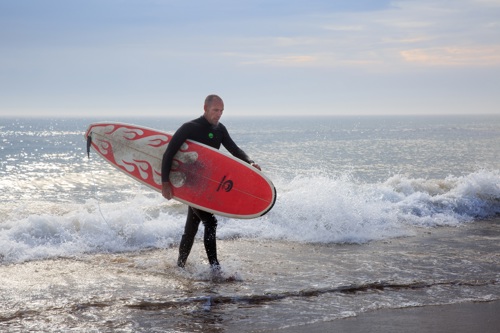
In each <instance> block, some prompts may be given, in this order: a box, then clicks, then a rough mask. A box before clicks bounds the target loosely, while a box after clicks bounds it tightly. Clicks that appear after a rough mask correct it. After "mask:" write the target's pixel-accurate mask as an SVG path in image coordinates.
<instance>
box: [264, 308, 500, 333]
mask: <svg viewBox="0 0 500 333" xmlns="http://www.w3.org/2000/svg"><path fill="white" fill-rule="evenodd" d="M499 313H500V300H495V301H489V302H486V301H485V302H466V303H454V304H445V305H428V306H421V307H411V308H400V309H380V310H375V311H370V312H366V313H362V314H359V315H357V316H355V317H349V318H344V319H336V320H333V321H329V322H321V323H316V324H306V325H301V326H296V327H289V328H286V329H281V330H271V331H263V332H286V333H299V332H301V333H302V332H308V333H323V332H349V333H366V332H372V333H396V332H397V333H399V332H405V333H422V332H433V333H440V332H442V333H445V332H454V333H472V332H481V333H496V332H498V329H499V328H500V316H499V315H498V314H499Z"/></svg>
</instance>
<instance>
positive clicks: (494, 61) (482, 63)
mask: <svg viewBox="0 0 500 333" xmlns="http://www.w3.org/2000/svg"><path fill="white" fill-rule="evenodd" d="M401 56H402V57H403V59H405V61H407V62H410V63H417V64H420V65H429V66H446V67H449V66H467V67H491V66H500V46H493V47H481V48H474V49H469V48H461V47H442V48H429V49H412V50H406V51H401Z"/></svg>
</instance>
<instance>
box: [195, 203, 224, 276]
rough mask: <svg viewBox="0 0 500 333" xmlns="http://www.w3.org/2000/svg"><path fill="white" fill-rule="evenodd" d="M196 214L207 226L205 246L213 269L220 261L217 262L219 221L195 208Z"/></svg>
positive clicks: (210, 214) (204, 238) (204, 239)
mask: <svg viewBox="0 0 500 333" xmlns="http://www.w3.org/2000/svg"><path fill="white" fill-rule="evenodd" d="M193 211H194V213H195V214H196V215H197V216H198V218H199V219H200V220H201V221H203V225H204V226H205V234H204V237H203V243H204V244H205V251H206V253H207V257H208V262H209V263H210V266H212V267H218V266H219V261H218V260H217V237H216V233H217V219H216V218H215V216H214V214H212V213H208V212H205V211H203V210H199V209H196V208H193Z"/></svg>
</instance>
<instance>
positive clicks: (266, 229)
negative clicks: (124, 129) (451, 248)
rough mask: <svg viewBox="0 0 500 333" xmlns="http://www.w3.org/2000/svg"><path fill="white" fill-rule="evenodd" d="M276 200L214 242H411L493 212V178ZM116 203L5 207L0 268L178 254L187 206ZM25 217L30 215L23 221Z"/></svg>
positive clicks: (409, 182) (306, 185)
mask: <svg viewBox="0 0 500 333" xmlns="http://www.w3.org/2000/svg"><path fill="white" fill-rule="evenodd" d="M275 185H276V187H277V189H278V199H277V202H276V205H275V207H274V208H273V210H272V211H271V212H269V213H268V214H267V215H266V216H264V217H261V218H258V219H254V220H232V219H226V218H219V232H218V238H219V239H234V238H256V239H262V240H285V241H293V242H312V243H326V244H330V243H364V242H369V241H374V240H383V239H389V238H394V237H400V236H410V235H412V234H413V232H414V229H415V228H433V227H440V226H459V225H462V224H464V223H469V222H472V221H474V220H478V219H486V218H491V217H495V216H497V215H498V214H500V171H499V170H496V171H486V170H483V171H478V172H475V173H471V174H468V175H465V176H460V177H456V176H449V177H447V178H445V179H420V178H418V179H415V178H411V177H407V176H403V175H395V176H393V177H391V178H389V179H387V180H386V181H384V182H380V183H363V182H359V181H356V180H355V179H353V178H352V177H351V176H349V175H343V176H339V177H331V176H323V175H317V176H312V177H304V176H297V177H295V178H293V179H292V180H291V181H290V180H285V179H281V180H280V179H279V178H277V179H276V181H275ZM138 192H139V193H136V194H135V195H134V196H131V197H128V198H126V199H125V200H121V201H119V202H100V201H99V198H98V197H95V198H92V199H90V200H87V202H86V203H84V204H77V203H73V204H68V203H57V202H50V203H48V204H47V203H44V205H43V208H42V204H41V203H40V202H33V203H31V205H33V206H34V207H36V208H37V209H38V210H42V211H43V213H33V212H32V211H33V207H23V206H22V205H17V206H16V205H12V206H11V207H8V208H2V210H5V211H4V212H3V213H5V214H4V216H8V217H9V218H8V219H7V220H3V221H2V222H1V223H0V262H3V263H11V262H23V261H30V260H36V259H43V258H53V257H68V256H78V255H81V254H84V253H98V252H111V253H115V252H124V251H139V250H143V249H149V248H168V247H171V246H176V244H177V242H178V241H179V239H180V237H181V235H182V231H183V225H184V219H185V210H186V208H185V206H184V205H182V204H179V203H176V202H166V201H165V200H163V199H162V198H161V196H160V195H158V194H157V193H154V195H151V192H148V190H147V189H145V190H144V191H138ZM26 211H29V212H30V213H29V214H27V213H26Z"/></svg>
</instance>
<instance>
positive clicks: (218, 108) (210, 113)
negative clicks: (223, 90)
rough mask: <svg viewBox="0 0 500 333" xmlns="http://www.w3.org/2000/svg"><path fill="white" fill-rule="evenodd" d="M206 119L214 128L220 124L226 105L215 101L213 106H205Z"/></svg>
mask: <svg viewBox="0 0 500 333" xmlns="http://www.w3.org/2000/svg"><path fill="white" fill-rule="evenodd" d="M204 110H205V114H204V117H205V119H206V120H208V122H209V123H210V124H212V125H214V126H216V125H217V124H218V123H219V119H220V117H222V112H223V111H224V103H223V102H222V101H221V100H217V99H215V100H213V101H212V103H211V104H209V105H205V106H204Z"/></svg>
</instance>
